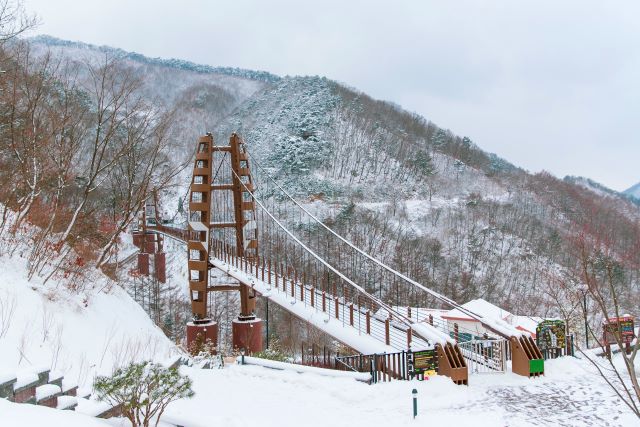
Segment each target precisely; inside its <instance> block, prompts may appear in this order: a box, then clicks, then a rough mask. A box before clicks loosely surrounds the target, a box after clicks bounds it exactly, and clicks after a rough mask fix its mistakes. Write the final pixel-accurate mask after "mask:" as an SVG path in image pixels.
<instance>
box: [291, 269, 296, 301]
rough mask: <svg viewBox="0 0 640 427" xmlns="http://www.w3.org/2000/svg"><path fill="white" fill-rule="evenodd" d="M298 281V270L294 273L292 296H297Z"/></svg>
mask: <svg viewBox="0 0 640 427" xmlns="http://www.w3.org/2000/svg"><path fill="white" fill-rule="evenodd" d="M296 283H298V272H295V273H294V275H293V282H291V297H293V298H295V297H296Z"/></svg>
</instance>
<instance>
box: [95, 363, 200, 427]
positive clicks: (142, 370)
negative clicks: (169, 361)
mask: <svg viewBox="0 0 640 427" xmlns="http://www.w3.org/2000/svg"><path fill="white" fill-rule="evenodd" d="M191 385H192V383H191V379H190V378H189V377H186V376H184V375H181V374H180V372H178V369H177V368H165V367H164V366H162V365H159V364H157V363H152V362H141V363H132V364H131V365H129V366H127V367H126V368H119V369H116V371H115V372H114V373H113V375H112V376H110V377H107V376H104V377H103V376H99V377H97V378H96V380H95V381H94V383H93V387H94V390H95V391H96V393H97V395H98V399H99V400H102V401H106V402H108V403H109V404H111V405H112V406H114V407H115V406H120V407H121V408H122V415H124V416H125V417H126V418H127V419H128V420H129V421H130V422H131V425H132V427H149V426H150V425H151V422H152V421H153V420H154V419H155V424H154V425H155V426H156V427H157V426H158V424H159V423H160V418H161V417H162V414H163V413H164V411H165V409H166V408H167V405H169V403H171V402H173V401H176V400H178V399H184V398H190V397H193V395H194V392H193V390H191Z"/></svg>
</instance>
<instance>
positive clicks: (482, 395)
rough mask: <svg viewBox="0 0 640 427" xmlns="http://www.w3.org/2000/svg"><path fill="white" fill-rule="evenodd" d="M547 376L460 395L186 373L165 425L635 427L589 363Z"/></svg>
mask: <svg viewBox="0 0 640 427" xmlns="http://www.w3.org/2000/svg"><path fill="white" fill-rule="evenodd" d="M546 370H547V372H546V375H545V376H544V377H542V378H537V379H528V378H524V377H521V376H518V375H514V374H511V373H508V374H486V375H482V374H481V375H472V376H470V378H469V384H470V385H469V386H457V385H455V384H453V383H452V382H451V380H449V379H448V378H446V377H432V378H431V379H430V380H428V381H422V382H418V381H411V382H408V381H397V382H391V383H379V384H375V385H367V384H363V383H362V382H359V381H356V380H355V379H348V378H329V377H323V376H319V375H315V374H312V373H303V374H300V373H296V372H291V371H280V370H274V369H268V368H263V367H258V366H249V365H245V366H240V365H232V366H227V367H226V368H225V369H216V370H198V369H193V368H182V372H183V373H185V374H188V375H189V376H191V377H192V378H193V380H194V390H195V392H196V395H195V397H194V398H193V399H190V400H182V401H179V402H175V403H173V404H172V405H171V406H170V407H169V408H168V410H167V413H166V415H165V416H164V417H163V421H164V422H165V423H170V424H172V425H182V426H184V427H207V426H225V427H244V426H263V427H270V426H274V427H276V426H278V427H285V426H305V427H315V426H318V427H321V426H322V427H326V426H345V427H346V426H351V427H355V426H367V427H374V426H385V427H391V426H404V425H406V426H412V425H440V426H451V427H453V426H456V427H460V426H474V427H484V426H496V427H498V426H513V427H515V426H636V425H640V420H638V419H637V418H636V417H635V416H634V415H633V414H632V413H631V412H630V411H629V410H628V409H627V408H626V407H625V406H623V404H622V403H621V402H620V401H619V399H618V398H617V396H616V395H615V394H614V392H613V391H612V390H611V389H610V388H608V386H607V385H606V384H605V383H604V381H603V380H602V379H601V378H600V377H599V376H598V374H597V373H595V371H594V370H593V368H592V367H591V365H590V364H589V362H587V361H585V360H578V359H575V358H563V359H558V360H552V361H548V362H546ZM413 388H416V389H417V390H418V418H417V419H416V420H415V421H414V420H413V419H412V409H411V404H412V401H411V391H412V389H413Z"/></svg>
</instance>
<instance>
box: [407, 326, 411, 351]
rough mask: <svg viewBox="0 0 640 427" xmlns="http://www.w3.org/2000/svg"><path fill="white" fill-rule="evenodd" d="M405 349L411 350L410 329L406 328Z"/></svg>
mask: <svg viewBox="0 0 640 427" xmlns="http://www.w3.org/2000/svg"><path fill="white" fill-rule="evenodd" d="M407 348H411V328H407Z"/></svg>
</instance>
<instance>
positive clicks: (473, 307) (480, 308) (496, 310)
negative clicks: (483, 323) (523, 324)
mask: <svg viewBox="0 0 640 427" xmlns="http://www.w3.org/2000/svg"><path fill="white" fill-rule="evenodd" d="M462 307H464V308H466V309H467V310H469V311H471V312H473V313H476V314H479V315H480V316H482V317H487V318H490V319H501V320H505V319H506V318H507V317H509V316H513V314H511V313H509V312H508V311H507V310H504V309H502V308H500V307H498V306H497V305H494V304H491V303H490V302H489V301H486V300H484V299H482V298H478V299H474V300H471V301H469V302H467V303H464V304H462ZM442 317H443V318H444V319H456V320H468V321H471V322H476V321H477V320H476V319H474V318H473V317H471V316H469V315H467V314H465V313H463V312H462V311H460V310H459V309H457V308H454V309H452V310H450V311H449V312H448V313H446V314H444V315H442Z"/></svg>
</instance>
